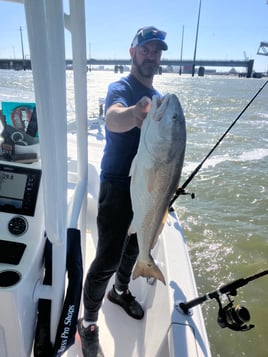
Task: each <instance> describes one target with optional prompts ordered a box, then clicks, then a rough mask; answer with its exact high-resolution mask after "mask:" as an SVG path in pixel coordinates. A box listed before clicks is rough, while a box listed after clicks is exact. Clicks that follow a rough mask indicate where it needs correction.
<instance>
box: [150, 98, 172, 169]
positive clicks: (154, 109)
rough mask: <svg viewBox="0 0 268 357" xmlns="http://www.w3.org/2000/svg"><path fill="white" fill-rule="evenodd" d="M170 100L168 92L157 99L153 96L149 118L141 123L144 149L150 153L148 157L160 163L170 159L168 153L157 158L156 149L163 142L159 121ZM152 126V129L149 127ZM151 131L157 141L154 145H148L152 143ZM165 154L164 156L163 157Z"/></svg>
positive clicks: (163, 137)
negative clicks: (156, 137)
mask: <svg viewBox="0 0 268 357" xmlns="http://www.w3.org/2000/svg"><path fill="white" fill-rule="evenodd" d="M169 102H170V94H169V93H168V94H166V95H165V96H164V97H163V98H161V99H159V98H157V97H156V96H154V97H153V100H152V106H151V113H149V116H150V119H149V118H148V119H149V120H147V121H146V122H144V123H143V126H144V124H145V128H143V130H144V134H143V136H144V146H145V148H146V151H147V152H148V154H149V155H150V157H151V158H152V159H153V160H154V161H157V162H161V163H168V162H169V161H170V155H169V153H168V154H167V155H163V156H162V159H160V158H159V155H158V153H157V152H158V151H159V145H160V146H161V142H165V140H166V137H165V135H161V134H162V133H161V132H160V130H161V129H160V128H159V126H160V122H161V120H162V118H163V117H164V115H165V113H166V110H167V108H168V105H169ZM152 126H153V130H151V127H152ZM152 133H153V134H155V135H157V136H158V138H159V141H158V142H157V143H156V144H155V145H150V144H151V143H152ZM165 156H166V157H165Z"/></svg>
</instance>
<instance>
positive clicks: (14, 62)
mask: <svg viewBox="0 0 268 357" xmlns="http://www.w3.org/2000/svg"><path fill="white" fill-rule="evenodd" d="M87 64H88V65H91V66H98V65H99V66H100V65H103V66H127V65H130V64H131V60H130V59H94V58H91V59H89V60H87ZM66 65H72V60H71V59H70V60H66ZM192 65H193V60H176V59H175V60H170V59H162V60H161V66H182V67H190V66H192ZM253 65H254V60H252V59H250V60H246V59H245V60H195V66H200V67H204V68H205V67H231V68H233V67H244V68H246V77H247V78H250V77H252V72H253ZM0 69H15V70H21V69H24V70H26V69H31V60H30V59H0Z"/></svg>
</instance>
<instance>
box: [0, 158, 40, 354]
mask: <svg viewBox="0 0 268 357" xmlns="http://www.w3.org/2000/svg"><path fill="white" fill-rule="evenodd" d="M40 183H41V167H40V163H38V162H35V163H32V164H22V163H20V164H18V163H15V162H9V161H0V226H1V231H0V302H1V303H0V346H1V357H7V356H14V357H16V356H25V357H26V356H30V354H31V347H32V340H33V336H32V335H33V331H34V325H35V321H36V308H37V301H36V299H35V297H34V295H35V289H36V286H37V284H38V282H39V281H40V280H41V278H42V274H43V268H42V266H43V250H44V243H45V239H44V218H43V198H42V190H41V186H40ZM25 326H27V328H25ZM14 341H16V344H14ZM7 351H8V353H7Z"/></svg>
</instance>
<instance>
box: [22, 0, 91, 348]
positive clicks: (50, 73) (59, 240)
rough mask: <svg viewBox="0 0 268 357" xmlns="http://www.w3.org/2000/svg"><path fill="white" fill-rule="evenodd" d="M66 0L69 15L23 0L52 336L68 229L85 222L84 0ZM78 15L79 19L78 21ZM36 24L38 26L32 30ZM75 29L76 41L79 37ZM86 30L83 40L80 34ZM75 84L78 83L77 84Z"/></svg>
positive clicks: (44, 292) (56, 5)
mask: <svg viewBox="0 0 268 357" xmlns="http://www.w3.org/2000/svg"><path fill="white" fill-rule="evenodd" d="M78 1H79V6H77V5H78V4H77V2H78ZM78 1H77V0H70V15H64V10H63V5H62V2H60V1H56V2H54V1H53V2H51V1H47V0H43V1H30V0H25V2H24V5H25V14H26V22H27V30H28V36H29V45H30V52H31V62H32V71H33V79H34V83H35V84H37V83H38V85H35V95H36V105H37V115H38V128H39V135H40V156H41V165H42V183H43V186H42V187H43V193H44V216H45V217H44V218H45V229H46V234H47V237H48V239H49V240H50V241H51V243H52V244H53V261H52V266H53V270H52V286H51V288H48V287H46V286H43V285H40V286H39V287H38V289H37V290H36V294H35V295H36V298H42V297H44V298H50V299H51V301H52V304H51V306H52V307H51V338H52V341H53V340H54V339H55V335H56V331H57V325H58V321H59V317H60V313H61V308H62V302H63V296H64V291H65V273H66V237H67V228H69V227H77V225H78V220H80V226H81V227H83V226H85V223H83V222H85V219H83V218H81V215H80V212H81V208H82V212H83V214H84V215H85V212H86V209H85V201H86V200H85V199H84V197H85V188H86V185H87V129H86V125H87V104H86V103H87V101H86V97H87V86H86V75H85V72H86V41H85V21H84V16H85V15H84V1H83V0H78ZM78 18H79V20H78ZM65 24H66V26H67V28H68V29H69V31H70V32H71V36H72V45H73V56H74V58H73V61H74V86H75V107H76V119H77V130H78V133H77V134H78V135H77V138H78V184H77V187H76V190H75V195H74V199H73V203H72V207H71V209H70V210H69V213H68V214H67V211H68V208H67V188H68V183H67V170H68V168H67V120H66V118H67V111H66V69H65V38H64V31H65ZM36 29H38V31H37V30H36ZM78 34H79V40H78ZM83 34H84V41H81V36H83ZM78 83H79V84H78Z"/></svg>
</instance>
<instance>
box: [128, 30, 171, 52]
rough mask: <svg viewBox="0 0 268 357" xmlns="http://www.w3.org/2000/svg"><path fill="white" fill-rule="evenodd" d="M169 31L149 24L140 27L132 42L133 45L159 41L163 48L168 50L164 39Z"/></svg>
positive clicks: (137, 45)
mask: <svg viewBox="0 0 268 357" xmlns="http://www.w3.org/2000/svg"><path fill="white" fill-rule="evenodd" d="M166 35H167V33H166V32H164V31H160V30H158V29H157V28H156V27H153V26H147V27H142V28H141V29H139V30H138V31H137V33H136V35H135V37H134V39H133V41H132V43H131V47H133V48H135V47H139V46H143V45H145V44H146V43H147V42H151V41H157V42H158V43H159V44H160V45H161V49H162V50H163V51H166V50H167V49H168V45H167V44H166V42H165V41H164V40H165V38H166Z"/></svg>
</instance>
